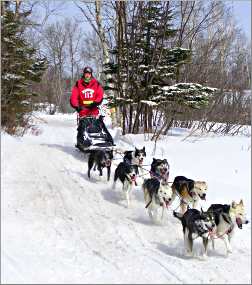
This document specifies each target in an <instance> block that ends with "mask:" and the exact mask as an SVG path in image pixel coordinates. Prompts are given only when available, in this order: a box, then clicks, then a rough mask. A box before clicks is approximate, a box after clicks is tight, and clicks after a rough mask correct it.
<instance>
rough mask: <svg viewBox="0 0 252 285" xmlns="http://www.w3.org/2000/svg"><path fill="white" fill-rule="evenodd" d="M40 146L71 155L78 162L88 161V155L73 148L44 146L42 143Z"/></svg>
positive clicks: (58, 145) (56, 145) (55, 145)
mask: <svg viewBox="0 0 252 285" xmlns="http://www.w3.org/2000/svg"><path fill="white" fill-rule="evenodd" d="M40 145H41V146H46V147H50V148H56V149H58V150H61V151H62V152H65V153H67V154H70V155H72V156H73V157H74V158H76V159H78V160H79V161H87V159H88V154H85V153H83V152H81V151H79V150H78V149H77V148H76V147H74V146H63V145H60V144H44V143H43V144H40Z"/></svg>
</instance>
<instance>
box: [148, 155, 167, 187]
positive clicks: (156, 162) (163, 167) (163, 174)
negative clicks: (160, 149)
mask: <svg viewBox="0 0 252 285" xmlns="http://www.w3.org/2000/svg"><path fill="white" fill-rule="evenodd" d="M169 173H170V165H169V163H168V161H167V159H156V158H153V161H152V163H151V170H150V176H151V178H157V179H158V180H160V181H161V183H162V184H168V179H169Z"/></svg>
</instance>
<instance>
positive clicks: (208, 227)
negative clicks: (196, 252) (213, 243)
mask: <svg viewBox="0 0 252 285" xmlns="http://www.w3.org/2000/svg"><path fill="white" fill-rule="evenodd" d="M173 215H174V217H176V218H178V219H179V220H180V221H181V223H182V227H183V234H184V243H185V250H186V254H187V255H192V254H193V241H194V240H195V239H196V238H198V237H201V238H202V239H203V245H204V256H206V254H207V245H208V240H209V233H210V232H211V231H212V230H213V229H214V227H215V223H214V216H213V213H212V212H210V211H209V212H203V211H202V209H201V211H198V210H197V209H187V211H186V212H185V213H184V214H182V213H178V212H175V211H173Z"/></svg>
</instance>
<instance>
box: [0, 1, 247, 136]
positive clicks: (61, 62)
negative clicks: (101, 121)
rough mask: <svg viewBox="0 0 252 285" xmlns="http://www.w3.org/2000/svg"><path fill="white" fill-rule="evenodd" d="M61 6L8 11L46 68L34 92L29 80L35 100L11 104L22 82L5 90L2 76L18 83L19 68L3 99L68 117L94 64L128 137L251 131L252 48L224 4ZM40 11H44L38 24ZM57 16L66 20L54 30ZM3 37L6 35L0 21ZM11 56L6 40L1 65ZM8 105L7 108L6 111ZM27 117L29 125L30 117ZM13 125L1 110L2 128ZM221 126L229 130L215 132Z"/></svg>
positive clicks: (15, 6) (23, 5)
mask: <svg viewBox="0 0 252 285" xmlns="http://www.w3.org/2000/svg"><path fill="white" fill-rule="evenodd" d="M60 2H61V1H59V2H58V1H43V2H31V3H29V2H22V1H16V2H14V1H13V3H12V4H11V5H10V4H7V3H8V2H2V3H3V4H2V3H1V6H2V14H3V12H4V11H7V10H11V11H12V13H14V14H16V15H17V14H18V15H22V16H20V17H19V18H20V19H21V20H19V22H18V24H17V26H18V27H19V29H23V32H21V33H20V32H19V31H17V34H16V35H17V37H19V38H20V39H23V40H24V41H25V42H26V43H27V44H28V43H29V45H30V47H31V48H33V50H34V54H36V56H38V58H40V62H41V64H42V59H45V58H46V67H42V66H41V71H43V75H42V72H40V71H39V72H38V74H39V76H38V78H37V79H36V80H35V82H33V83H32V80H33V79H34V78H32V77H30V78H25V80H29V82H30V83H29V87H28V86H27V88H26V92H27V94H29V100H24V98H22V97H21V96H20V97H18V98H19V99H18V100H17V99H16V98H15V99H14V97H13V95H10V94H11V92H10V90H13V89H6V88H5V87H4V86H7V85H9V86H10V87H9V88H11V86H14V85H15V84H16V81H15V80H14V78H12V79H10V80H9V81H8V82H7V81H5V82H4V86H3V76H5V73H6V74H15V67H14V66H13V70H12V71H11V72H10V71H9V70H8V69H3V68H2V94H3V92H4V94H5V97H6V98H8V100H9V99H10V98H13V102H16V103H17V102H25V103H26V105H27V106H29V108H30V110H31V109H34V108H35V106H36V103H39V102H47V103H50V104H52V106H57V108H58V110H59V111H62V112H66V111H68V110H69V101H68V98H69V96H70V92H71V87H72V86H73V84H74V82H75V81H76V80H77V78H78V77H79V76H80V75H81V73H82V68H83V67H84V66H85V65H91V66H92V67H93V68H94V70H95V71H96V76H97V78H98V79H99V80H100V81H101V82H102V84H103V86H104V89H105V91H106V95H107V98H108V100H109V105H110V106H111V107H115V110H116V113H115V117H114V123H115V124H117V125H120V126H121V127H122V129H123V133H139V132H146V133H151V138H152V139H157V138H158V137H159V136H160V135H162V134H166V133H167V131H168V130H169V128H170V127H172V126H180V127H194V128H200V129H202V130H204V131H209V130H216V131H218V132H223V133H234V134H235V133H236V132H237V131H238V129H239V128H240V127H241V126H242V125H244V124H250V96H248V94H244V93H243V91H244V90H245V89H250V86H251V54H250V48H249V43H248V41H247V39H246V37H245V36H244V35H243V33H242V31H241V30H240V29H239V28H238V27H237V25H236V23H235V21H234V16H233V15H232V10H230V8H229V7H228V6H227V4H225V2H221V1H208V2H206V1H181V2H180V1H69V2H68V3H67V6H68V7H70V6H71V7H75V9H76V11H78V13H76V15H69V16H67V11H68V10H67V7H65V4H64V3H60ZM4 3H5V4H4ZM38 3H39V4H38ZM3 8H4V9H3ZM41 9H42V10H41ZM37 11H44V12H43V17H42V18H41V20H40V22H38V19H39V17H38V14H37V13H38V12H37ZM28 12H29V13H28ZM4 13H6V12H4ZM60 13H61V15H63V14H64V15H65V17H64V18H63V19H61V18H59V17H57V19H58V20H57V21H55V22H51V23H50V22H48V19H52V16H53V15H55V14H60ZM12 20H13V22H15V21H17V20H16V18H15V19H12ZM28 23H29V24H28ZM5 25H6V24H5ZM7 26H8V25H7ZM87 27H89V28H87ZM90 27H91V28H90ZM2 29H3V31H2V35H3V33H4V31H6V28H4V25H3V18H2ZM5 39H7V40H5ZM4 49H6V54H7V55H6V56H7V57H8V56H9V57H11V53H12V52H13V51H12V50H11V48H10V47H9V46H8V35H6V36H5V37H4V38H3V37H2V57H3V50H4ZM34 56H35V55H34ZM28 57H30V58H31V56H28ZM7 62H8V61H7ZM6 66H7V67H9V68H10V65H9V64H8V63H7V64H6ZM24 68H25V67H24ZM27 69H28V67H27ZM29 70H30V68H29ZM37 81H40V82H39V83H38V82H37ZM11 82H12V83H11ZM4 88H5V89H4ZM12 88H13V87H12ZM17 92H19V91H18V90H17ZM33 93H37V94H40V95H39V96H37V97H34V96H30V95H31V94H33ZM6 98H5V105H4V106H9V105H8V103H6V102H8V100H7V99H6ZM26 99H27V98H26ZM22 104H23V103H22ZM19 105H20V104H19ZM6 108H7V107H6ZM12 110H13V108H12ZM26 111H27V112H28V113H25V112H23V113H22V114H23V115H22V117H23V118H27V117H29V116H27V115H25V114H29V110H28V109H27V110H26ZM51 111H52V113H54V112H55V109H52V110H51ZM3 112H4V114H5V118H6V119H5V121H3ZM15 114H17V111H16V110H15V111H13V118H14V117H15ZM8 117H9V111H7V109H6V111H5V109H3V101H2V126H6V125H7V122H9V119H8ZM16 117H17V116H16ZM15 120H16V121H15V122H17V124H18V119H17V118H15ZM216 123H223V124H222V127H221V128H220V127H218V128H215V125H216ZM23 124H24V123H23ZM14 129H15V128H14Z"/></svg>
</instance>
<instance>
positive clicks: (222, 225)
mask: <svg viewBox="0 0 252 285" xmlns="http://www.w3.org/2000/svg"><path fill="white" fill-rule="evenodd" d="M207 211H211V212H213V214H214V219H215V223H216V228H215V231H214V232H213V233H212V235H211V240H212V247H213V249H214V240H215V239H217V238H221V239H222V240H223V241H224V243H225V246H226V253H227V254H229V253H232V247H231V239H232V237H233V235H234V231H235V228H236V226H238V228H239V229H242V225H243V224H248V223H249V221H248V220H247V218H246V215H245V210H244V204H243V200H240V202H239V204H238V203H236V202H235V201H232V203H231V205H227V204H224V205H223V204H212V205H211V206H210V207H209V208H208V210H207Z"/></svg>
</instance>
